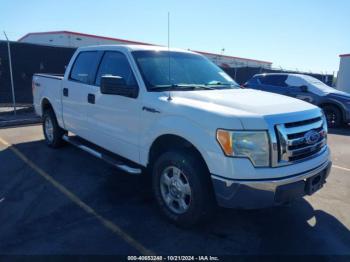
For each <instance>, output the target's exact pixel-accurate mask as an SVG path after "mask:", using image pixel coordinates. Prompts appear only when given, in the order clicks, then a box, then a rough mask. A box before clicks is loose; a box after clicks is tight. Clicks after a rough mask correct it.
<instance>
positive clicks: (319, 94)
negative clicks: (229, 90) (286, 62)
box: [244, 73, 350, 127]
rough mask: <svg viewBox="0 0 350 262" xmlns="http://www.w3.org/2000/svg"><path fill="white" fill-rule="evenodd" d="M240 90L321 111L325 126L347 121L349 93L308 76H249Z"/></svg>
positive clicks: (335, 125)
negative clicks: (290, 99) (269, 94)
mask: <svg viewBox="0 0 350 262" xmlns="http://www.w3.org/2000/svg"><path fill="white" fill-rule="evenodd" d="M244 87H248V88H253V89H257V90H263V91H267V92H272V93H277V94H281V95H287V96H291V97H295V98H298V99H301V100H304V101H307V102H309V103H312V104H314V105H317V106H319V107H321V108H322V109H323V111H324V112H325V115H326V118H327V123H328V126H329V127H339V126H341V125H342V124H344V123H349V122H350V94H349V93H345V92H341V91H339V90H336V89H334V88H332V87H330V86H328V85H326V84H325V83H323V82H322V81H320V80H318V79H316V78H314V77H312V76H308V75H302V74H287V73H272V74H258V75H255V76H253V78H251V79H250V80H249V81H248V82H246V83H245V84H244Z"/></svg>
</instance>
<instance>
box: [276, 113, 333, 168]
mask: <svg viewBox="0 0 350 262" xmlns="http://www.w3.org/2000/svg"><path fill="white" fill-rule="evenodd" d="M275 132H276V138H277V151H278V165H283V164H291V163H294V162H298V161H302V160H305V159H307V158H309V157H311V156H313V155H314V154H316V153H318V152H319V151H321V150H322V148H323V147H324V146H325V145H326V143H327V127H326V123H325V120H324V118H322V117H315V118H311V119H306V120H303V121H297V122H290V123H285V124H278V125H276V126H275Z"/></svg>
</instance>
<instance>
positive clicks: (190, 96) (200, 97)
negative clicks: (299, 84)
mask: <svg viewBox="0 0 350 262" xmlns="http://www.w3.org/2000/svg"><path fill="white" fill-rule="evenodd" d="M172 96H174V97H175V98H178V99H180V100H181V99H186V100H188V101H187V102H188V103H195V102H202V103H201V105H202V106H203V107H208V106H209V105H210V108H214V110H215V107H213V105H217V106H218V107H225V108H226V109H227V110H230V109H231V110H233V111H232V112H234V111H236V110H239V111H243V112H245V113H246V114H255V115H261V116H268V115H276V114H287V113H294V112H298V111H305V110H310V109H315V106H314V105H312V104H309V103H307V102H304V101H302V100H299V99H295V98H291V97H288V96H282V95H278V94H273V93H269V92H264V91H257V90H252V89H225V90H205V91H184V92H173V93H172Z"/></svg>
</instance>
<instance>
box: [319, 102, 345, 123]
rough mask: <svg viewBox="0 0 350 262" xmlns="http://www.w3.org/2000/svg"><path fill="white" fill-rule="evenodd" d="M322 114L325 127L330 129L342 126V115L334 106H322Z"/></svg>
mask: <svg viewBox="0 0 350 262" xmlns="http://www.w3.org/2000/svg"><path fill="white" fill-rule="evenodd" d="M322 109H323V112H324V114H325V116H326V119H327V125H328V127H330V128H337V127H340V126H341V124H342V113H341V111H340V110H339V109H338V108H336V107H335V106H324V107H323V108H322Z"/></svg>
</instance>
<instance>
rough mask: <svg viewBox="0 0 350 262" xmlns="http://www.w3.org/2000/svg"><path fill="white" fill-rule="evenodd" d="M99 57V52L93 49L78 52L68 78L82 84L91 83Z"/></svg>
mask: <svg viewBox="0 0 350 262" xmlns="http://www.w3.org/2000/svg"><path fill="white" fill-rule="evenodd" d="M99 57H100V55H99V53H98V52H95V51H86V52H81V53H79V55H78V57H77V58H76V60H75V62H74V65H73V68H72V71H71V73H70V77H69V78H70V79H71V80H74V81H78V82H81V83H84V84H92V83H93V81H94V79H95V74H96V68H97V66H98V62H99Z"/></svg>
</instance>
